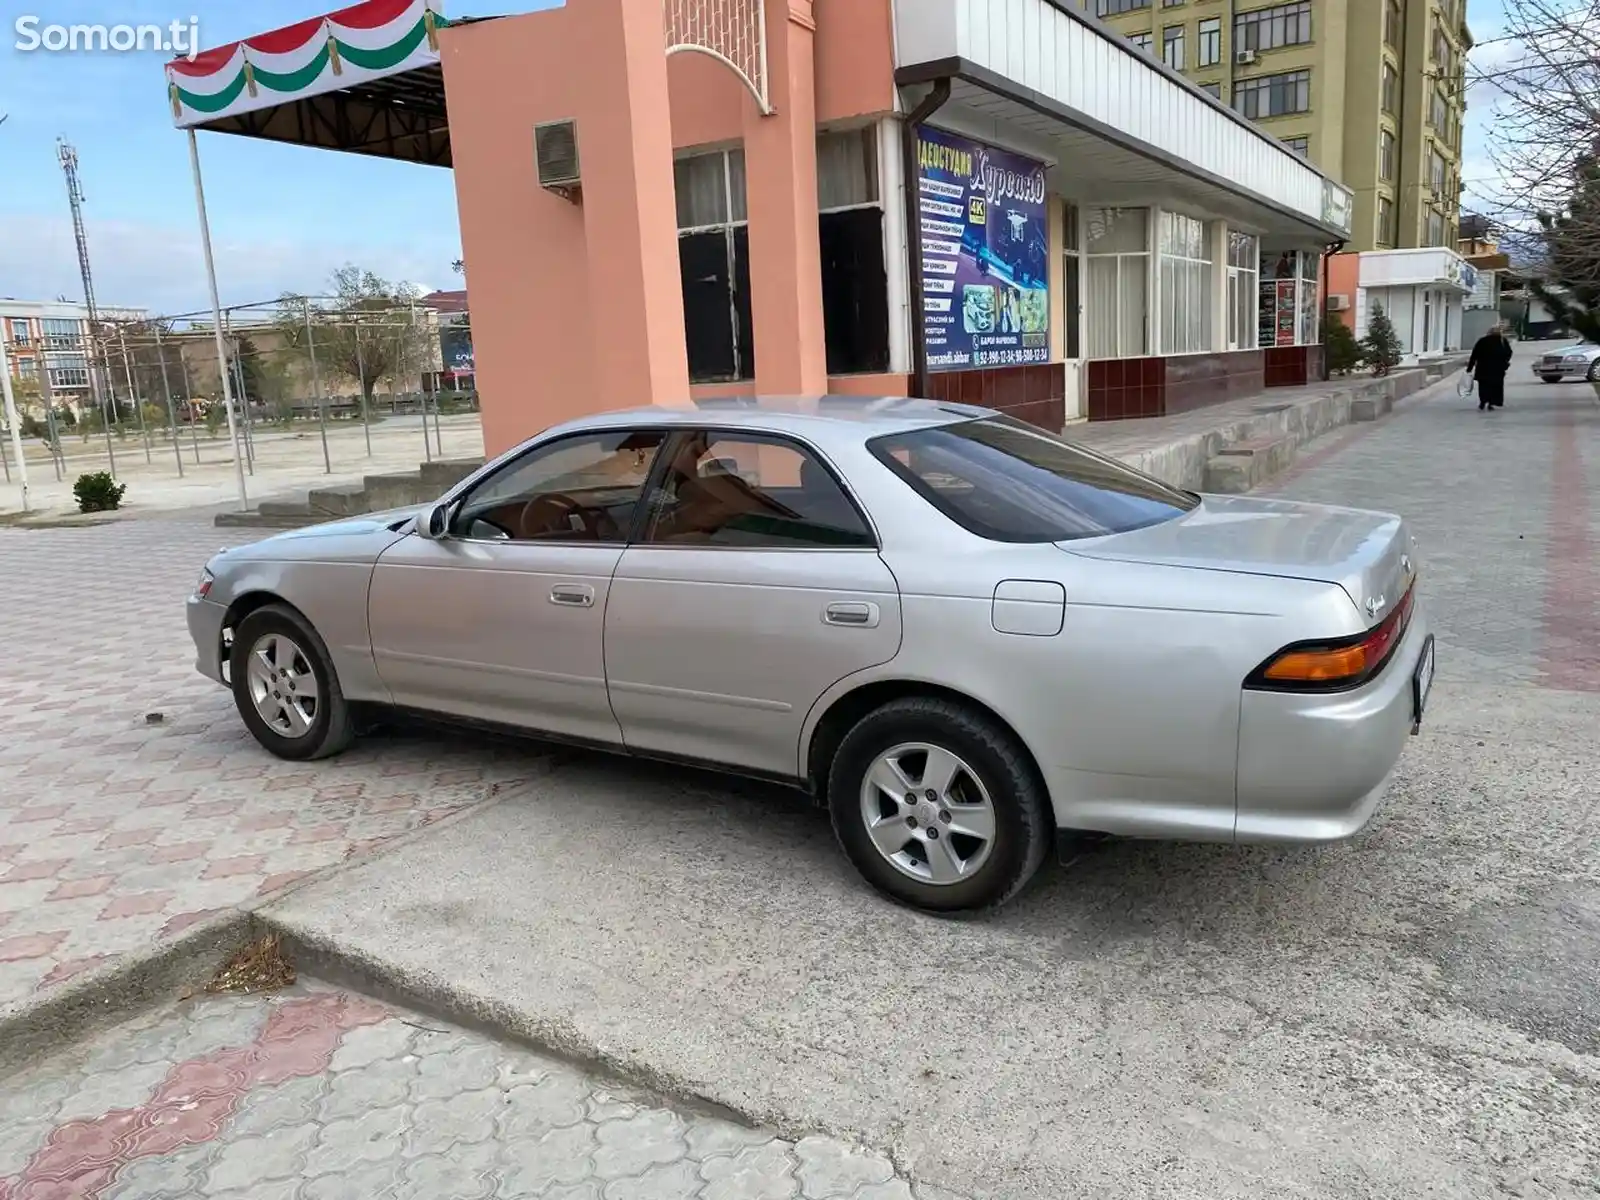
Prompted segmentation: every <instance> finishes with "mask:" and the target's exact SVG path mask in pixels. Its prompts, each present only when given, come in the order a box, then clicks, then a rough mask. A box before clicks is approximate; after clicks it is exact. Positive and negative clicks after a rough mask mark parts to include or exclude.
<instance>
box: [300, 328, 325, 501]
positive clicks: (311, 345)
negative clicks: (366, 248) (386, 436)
mask: <svg viewBox="0 0 1600 1200" xmlns="http://www.w3.org/2000/svg"><path fill="white" fill-rule="evenodd" d="M301 303H302V304H303V305H304V306H305V314H306V353H307V354H308V355H309V356H310V357H311V387H312V390H313V391H315V392H316V395H317V429H318V431H319V432H320V433H321V434H322V471H323V473H324V474H325V475H332V474H333V459H332V458H330V457H329V456H328V403H327V400H326V399H325V398H324V397H323V394H322V373H321V372H320V371H318V370H317V339H316V335H315V334H313V333H312V332H311V301H310V300H309V299H305V300H302V301H301Z"/></svg>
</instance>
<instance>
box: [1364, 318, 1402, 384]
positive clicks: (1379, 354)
mask: <svg viewBox="0 0 1600 1200" xmlns="http://www.w3.org/2000/svg"><path fill="white" fill-rule="evenodd" d="M1361 359H1362V361H1363V362H1365V363H1366V364H1367V366H1369V367H1371V368H1372V373H1373V374H1374V375H1387V374H1388V373H1389V371H1390V370H1391V369H1392V368H1393V367H1394V366H1395V364H1396V363H1398V362H1399V361H1400V335H1399V334H1397V333H1395V331H1394V322H1393V321H1391V320H1389V314H1388V313H1386V312H1384V311H1383V308H1382V306H1381V305H1380V306H1379V307H1377V308H1374V309H1373V310H1372V317H1371V319H1370V320H1368V322H1367V336H1366V337H1364V338H1362V339H1361Z"/></svg>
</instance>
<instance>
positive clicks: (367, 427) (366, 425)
mask: <svg viewBox="0 0 1600 1200" xmlns="http://www.w3.org/2000/svg"><path fill="white" fill-rule="evenodd" d="M355 333H356V383H357V385H358V386H359V387H360V389H361V431H362V432H363V433H365V434H366V435H367V457H368V458H371V457H372V422H371V420H369V419H368V417H367V365H366V363H364V362H363V361H362V360H361V322H360V321H357V322H356V327H355Z"/></svg>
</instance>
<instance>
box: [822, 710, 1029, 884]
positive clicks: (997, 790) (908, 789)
mask: <svg viewBox="0 0 1600 1200" xmlns="http://www.w3.org/2000/svg"><path fill="white" fill-rule="evenodd" d="M828 796H829V808H830V811H831V814H832V817H833V828H834V832H835V834H836V835H837V836H838V839H839V844H840V845H841V846H842V847H843V848H844V851H845V853H846V854H847V855H848V856H849V857H850V861H851V862H852V863H854V864H855V867H856V869H857V870H858V871H860V872H861V874H862V876H863V877H865V878H866V880H867V881H868V882H869V883H871V884H872V885H873V887H875V888H877V889H878V890H879V891H880V892H883V893H884V894H886V895H888V896H890V897H892V898H894V899H896V900H899V901H901V902H902V903H905V904H909V905H912V906H914V907H917V908H922V909H927V910H929V911H933V912H957V911H961V910H964V909H975V908H987V907H991V906H995V905H999V904H1003V903H1005V902H1006V901H1007V900H1009V899H1011V898H1012V897H1013V896H1015V895H1016V894H1017V893H1018V892H1020V891H1021V890H1022V888H1023V887H1024V885H1026V884H1027V883H1028V881H1029V880H1030V879H1032V878H1033V876H1034V874H1035V873H1036V872H1037V871H1038V869H1039V867H1040V865H1041V864H1042V863H1043V862H1044V857H1045V852H1046V850H1047V848H1048V846H1049V842H1050V832H1051V825H1052V821H1051V816H1050V812H1051V810H1050V805H1049V802H1048V799H1047V797H1046V796H1045V790H1044V786H1043V784H1042V783H1041V782H1040V780H1039V778H1038V772H1037V770H1036V769H1035V768H1034V766H1033V764H1032V762H1031V761H1030V760H1029V758H1028V756H1027V754H1026V753H1025V752H1024V751H1023V750H1022V748H1021V747H1020V746H1019V745H1018V744H1017V742H1016V739H1015V738H1014V737H1012V736H1011V734H1010V733H1008V732H1007V731H1006V730H1005V729H1003V728H1002V727H1000V726H999V725H997V724H996V723H995V722H994V721H992V720H990V719H988V718H987V717H985V716H983V715H981V714H979V713H977V712H975V711H973V710H972V709H969V708H967V707H965V706H963V705H960V704H957V703H953V702H951V701H948V700H943V699H936V698H932V697H926V698H921V697H918V698H909V699H905V700H896V701H892V702H891V703H889V704H886V705H884V706H883V707H882V708H879V709H877V710H876V711H875V712H872V713H870V714H868V715H867V716H866V717H864V718H863V719H862V720H861V721H860V722H859V723H858V724H857V725H856V726H855V728H854V729H852V730H851V731H850V732H849V733H848V734H846V735H845V738H844V741H843V742H841V743H840V745H839V749H838V752H837V754H836V755H835V756H834V761H833V767H832V770H831V771H830V773H829V781H828Z"/></svg>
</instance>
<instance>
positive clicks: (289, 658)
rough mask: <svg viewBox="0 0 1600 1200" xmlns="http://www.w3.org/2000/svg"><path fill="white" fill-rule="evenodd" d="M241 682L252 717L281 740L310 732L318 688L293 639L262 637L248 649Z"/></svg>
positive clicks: (276, 635)
mask: <svg viewBox="0 0 1600 1200" xmlns="http://www.w3.org/2000/svg"><path fill="white" fill-rule="evenodd" d="M245 682H246V684H247V685H248V687H249V690H250V702H251V704H253V705H254V706H255V710H256V715H257V716H258V717H260V718H261V719H262V721H264V722H265V723H266V725H267V728H269V729H271V730H272V732H273V733H275V734H277V735H278V736H279V737H283V738H302V737H305V736H306V734H308V733H310V732H311V727H312V726H313V725H314V724H315V723H316V720H317V714H318V712H320V711H321V706H322V689H321V687H320V685H319V684H318V682H317V675H316V672H315V671H314V670H312V667H311V660H310V659H309V658H308V657H306V653H305V651H304V650H302V649H301V648H300V647H299V645H297V644H296V643H295V641H294V639H292V638H290V637H287V636H285V635H284V634H281V633H268V634H263V635H262V636H261V637H259V638H257V639H256V642H255V645H253V646H251V647H250V656H249V658H248V659H247V660H246V666H245Z"/></svg>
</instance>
